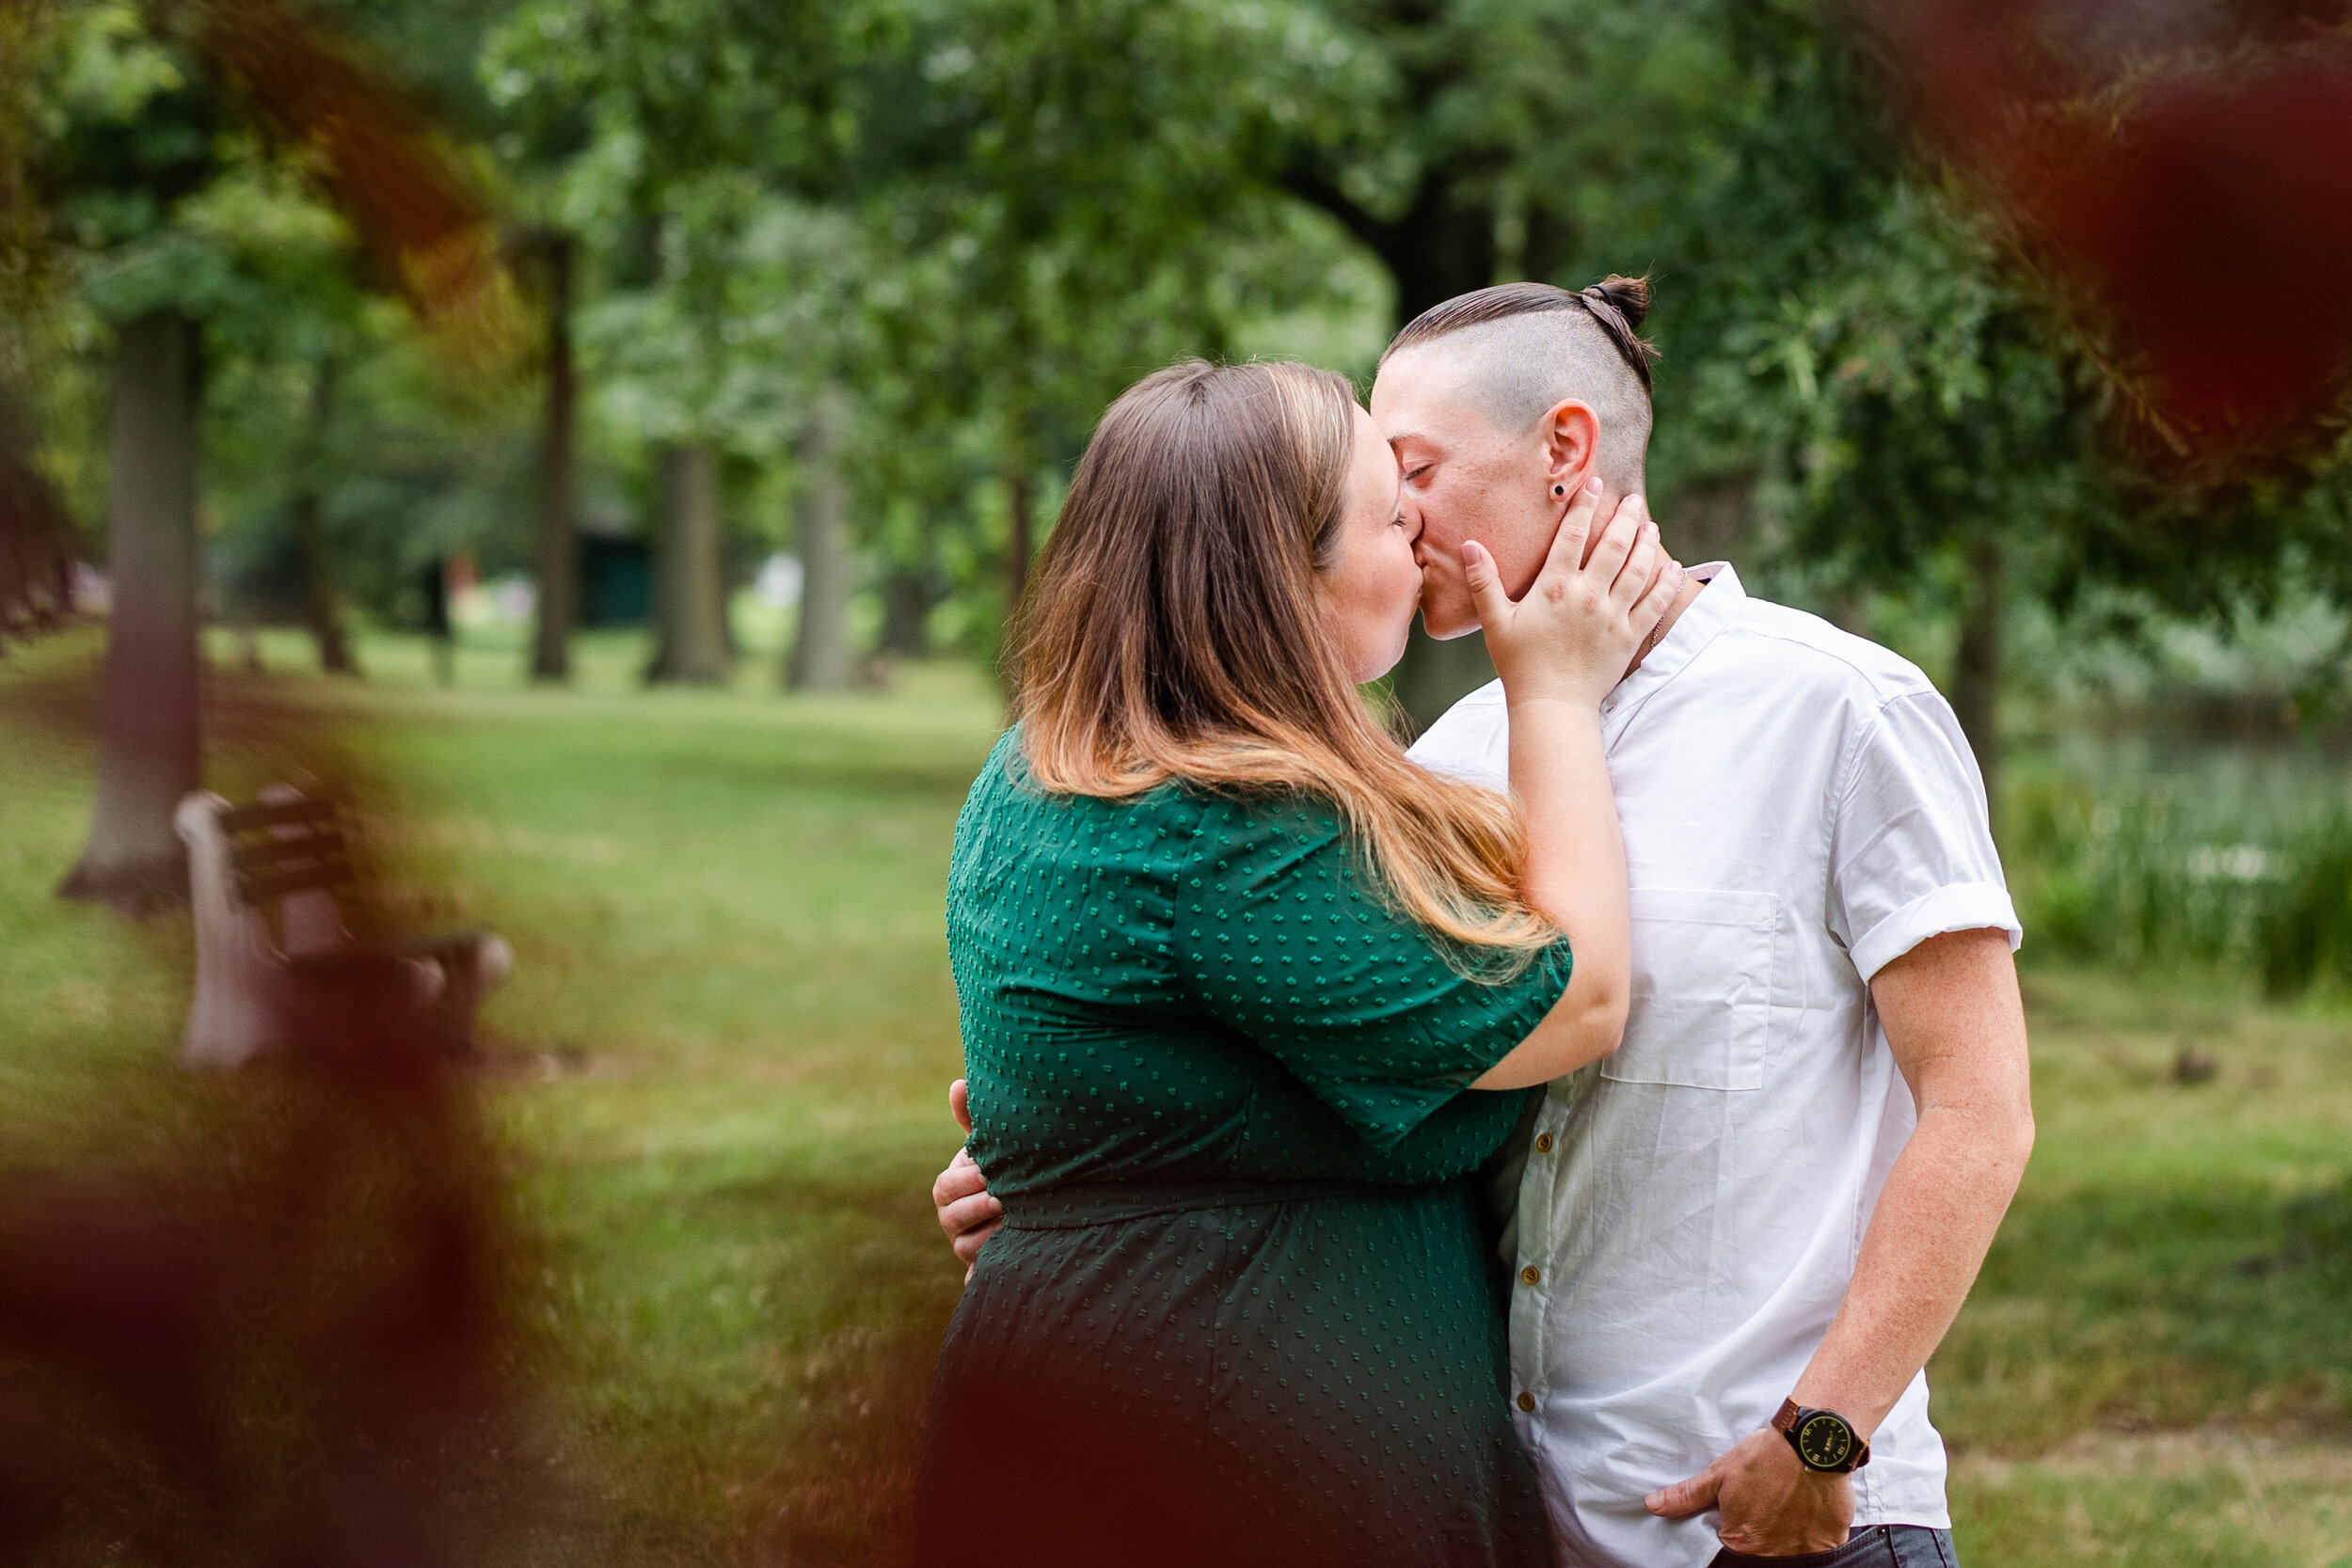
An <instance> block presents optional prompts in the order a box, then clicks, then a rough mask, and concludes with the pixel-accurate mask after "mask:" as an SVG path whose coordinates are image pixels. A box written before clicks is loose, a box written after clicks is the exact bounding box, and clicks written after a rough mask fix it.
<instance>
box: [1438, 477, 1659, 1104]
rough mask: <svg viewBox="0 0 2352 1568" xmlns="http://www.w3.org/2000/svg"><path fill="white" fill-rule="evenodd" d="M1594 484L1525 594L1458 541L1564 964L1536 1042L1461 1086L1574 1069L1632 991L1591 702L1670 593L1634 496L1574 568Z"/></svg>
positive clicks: (1531, 868) (1605, 769)
mask: <svg viewBox="0 0 2352 1568" xmlns="http://www.w3.org/2000/svg"><path fill="white" fill-rule="evenodd" d="M1599 507H1600V489H1599V482H1598V481H1597V480H1596V481H1594V482H1592V483H1590V484H1588V485H1587V486H1586V488H1585V489H1584V491H1583V492H1582V493H1581V494H1580V495H1579V496H1578V497H1577V499H1576V503H1575V504H1574V505H1573V506H1571V507H1570V508H1569V509H1568V514H1567V515H1566V517H1565V518H1564V519H1563V520H1562V521H1561V525H1560V531H1559V533H1558V534H1557V535H1556V536H1555V537H1554V538H1553V540H1552V546H1551V554H1550V556H1549V559H1548V560H1546V562H1544V568H1543V571H1542V572H1541V573H1540V574H1538V575H1537V577H1536V578H1535V581H1534V585H1533V586H1531V587H1530V588H1529V589H1528V591H1527V594H1526V595H1525V596H1524V597H1523V598H1521V599H1520V600H1519V601H1518V603H1516V604H1514V603H1513V602H1512V601H1511V599H1510V598H1509V597H1508V596H1507V595H1506V594H1504V593H1503V592H1502V581H1501V578H1500V577H1499V575H1498V574H1497V572H1496V570H1495V563H1494V560H1493V558H1492V557H1491V556H1489V555H1488V554H1487V553H1486V550H1485V549H1484V548H1483V547H1482V546H1478V545H1476V544H1474V543H1472V544H1465V545H1464V546H1463V549H1462V560H1463V566H1464V569H1465V572H1466V574H1467V575H1468V577H1469V578H1470V592H1471V594H1472V595H1473V596H1474V597H1475V599H1476V601H1477V604H1478V612H1479V621H1480V624H1481V625H1482V626H1484V627H1485V628H1486V646H1487V649H1488V651H1489V652H1490V653H1492V654H1493V656H1494V661H1495V668H1496V670H1497V671H1498V672H1499V673H1501V674H1502V692H1503V702H1504V705H1505V707H1506V709H1507V710H1508V712H1509V714H1510V724H1511V792H1512V794H1514V795H1515V796H1517V797H1518V801H1519V807H1520V810H1521V811H1522V813H1523V814H1524V815H1525V817H1526V821H1527V869H1526V875H1525V887H1526V893H1527V899H1528V902H1529V903H1531V904H1533V905H1534V906H1535V907H1536V908H1537V909H1539V910H1541V911H1544V912H1545V913H1546V914H1548V915H1549V916H1551V918H1552V919H1553V920H1554V921H1556V922H1557V923H1558V924H1559V926H1560V928H1561V929H1562V930H1563V931H1565V932H1566V933H1567V938H1568V946H1569V950H1570V952H1571V953H1573V954H1574V956H1575V967H1574V969H1573V970H1572V972H1571V974H1570V977H1569V981H1568V989H1567V990H1565V992H1563V993H1562V995H1561V998H1560V1000H1559V1002H1558V1003H1557V1004H1555V1005H1554V1006H1553V1007H1552V1009H1551V1011H1550V1012H1549V1013H1548V1014H1546V1015H1545V1017H1544V1021H1543V1022H1541V1023H1539V1024H1537V1025H1536V1026H1535V1029H1534V1033H1533V1034H1531V1035H1529V1036H1528V1037H1527V1038H1525V1039H1524V1040H1521V1041H1520V1042H1519V1044H1518V1046H1517V1047H1516V1048H1515V1049H1514V1050H1513V1051H1512V1052H1511V1053H1510V1054H1509V1055H1507V1056H1505V1057H1503V1058H1502V1061H1500V1062H1498V1063H1496V1064H1495V1065H1494V1067H1492V1068H1491V1069H1488V1070H1487V1071H1486V1073H1485V1074H1484V1075H1483V1076H1481V1077H1480V1078H1479V1079H1478V1080H1477V1081H1476V1082H1475V1083H1474V1084H1473V1085H1471V1086H1472V1087H1473V1088H1481V1089H1521V1088H1526V1087H1528V1086H1529V1085H1534V1084H1541V1083H1545V1082H1548V1081H1549V1080H1550V1079H1554V1078H1558V1077H1561V1076H1563V1075H1564V1074H1566V1073H1570V1072H1574V1071H1575V1070H1576V1069H1578V1068H1581V1067H1582V1066H1583V1065H1584V1064H1585V1063H1587V1062H1592V1061H1597V1060H1598V1059H1599V1058H1601V1057H1603V1056H1606V1055H1607V1054H1609V1053H1611V1052H1612V1051H1614V1050H1615V1049H1616V1048H1617V1042H1618V1040H1619V1039H1620V1038H1622V1037H1623V1036H1624V1034H1625V1015H1626V1005H1627V1001H1628V994H1629V990H1631V985H1632V961H1633V960H1632V937H1631V930H1630V927H1631V921H1630V918H1629V914H1628V912H1627V903H1626V873H1625V839H1624V837H1623V835H1622V833H1621V832H1619V830H1618V826H1617V802H1616V798H1615V796H1614V795H1613V794H1612V793H1611V790H1610V786H1609V758H1608V754H1607V752H1606V751H1605V750H1604V749H1603V746H1602V743H1601V734H1600V703H1601V699H1602V698H1603V697H1605V696H1607V695H1608V694H1609V691H1610V689H1611V688H1613V687H1614V686H1615V685H1616V684H1617V682H1618V681H1619V680H1620V679H1621V678H1623V676H1624V673H1625V671H1626V667H1627V666H1628V665H1629V664H1630V663H1631V662H1632V661H1633V657H1634V655H1635V654H1636V652H1638V651H1639V649H1640V647H1641V643H1642V639H1643V638H1645V637H1646V636H1647V635H1648V634H1649V631H1650V628H1651V627H1653V626H1656V625H1657V624H1658V621H1659V618H1660V616H1661V615H1662V614H1664V612H1665V609H1666V606H1667V605H1668V604H1669V603H1671V602H1672V601H1673V599H1674V596H1675V594H1677V592H1679V591H1680V589H1681V586H1682V568H1681V567H1680V566H1678V565H1677V564H1675V562H1673V561H1671V560H1670V559H1668V558H1667V557H1666V555H1665V553H1664V551H1662V550H1661V549H1660V547H1659V546H1658V529H1657V525H1656V524H1654V523H1653V522H1651V521H1650V519H1649V514H1648V509H1647V508H1646V507H1645V506H1644V504H1643V502H1642V498H1641V497H1639V496H1629V497H1627V498H1626V499H1624V501H1622V502H1621V503H1620V504H1619V505H1618V507H1617V510H1616V515H1614V516H1613V517H1612V518H1611V519H1610V522H1609V526H1608V527H1607V528H1606V529H1604V530H1603V531H1602V532H1601V536H1600V538H1599V540H1598V541H1597V542H1596V543H1595V545H1594V546H1593V551H1592V556H1591V558H1590V559H1589V560H1586V559H1584V541H1585V538H1586V535H1587V534H1588V533H1589V532H1590V531H1591V529H1592V525H1593V521H1594V518H1595V517H1596V515H1597V513H1598V511H1599Z"/></svg>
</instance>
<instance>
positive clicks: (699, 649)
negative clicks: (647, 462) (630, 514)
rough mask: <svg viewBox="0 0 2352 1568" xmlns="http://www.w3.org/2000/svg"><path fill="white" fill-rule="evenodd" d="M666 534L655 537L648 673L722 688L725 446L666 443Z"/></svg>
mask: <svg viewBox="0 0 2352 1568" xmlns="http://www.w3.org/2000/svg"><path fill="white" fill-rule="evenodd" d="M660 478H661V520H660V534H659V535H658V536H657V537H656V539H655V541H654V547H655V550H656V552H657V553H656V556H655V560H654V582H653V586H654V595H655V597H654V623H655V627H656V631H657V641H656V642H655V647H654V659H653V669H652V670H651V671H650V672H649V675H650V678H651V679H653V680H657V681H673V682H679V683H688V684H695V685H703V686H723V685H724V684H725V683H726V679H727V676H728V674H729V673H730V666H731V662H732V661H731V660H730V659H729V658H728V657H727V635H726V613H727V605H726V594H727V590H726V574H725V571H724V567H723V561H722V559H721V558H722V549H721V543H722V541H721V539H720V531H719V452H718V449H717V448H715V447H713V446H712V445H711V444H710V443H709V442H707V441H689V442H682V443H680V444H678V445H675V446H668V447H664V448H662V449H661V455H660Z"/></svg>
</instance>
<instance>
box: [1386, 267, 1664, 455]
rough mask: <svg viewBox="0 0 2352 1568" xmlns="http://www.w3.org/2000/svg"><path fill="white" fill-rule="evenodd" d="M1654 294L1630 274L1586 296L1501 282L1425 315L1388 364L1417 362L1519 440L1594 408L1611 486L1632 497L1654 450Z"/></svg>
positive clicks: (1401, 336) (1393, 348) (1399, 339)
mask: <svg viewBox="0 0 2352 1568" xmlns="http://www.w3.org/2000/svg"><path fill="white" fill-rule="evenodd" d="M1648 293H1649V292H1648V289H1647V288H1646V287H1645V285H1644V284H1643V283H1642V282H1641V281H1640V280H1639V279H1634V278H1623V277H1612V278H1610V279H1609V280H1608V281H1607V282H1606V283H1603V284H1599V285H1597V286H1596V287H1594V288H1592V289H1588V290H1586V291H1585V292H1584V293H1569V292H1568V291H1567V290H1565V289H1558V288H1554V287H1552V286H1551V285H1550V284H1549V283H1502V284H1498V285H1496V286H1495V287H1494V288H1491V289H1481V290H1479V291H1477V292H1476V293H1468V294H1463V295H1461V296H1459V297H1458V298H1455V299H1450V300H1447V301H1446V302H1445V303H1444V304H1442V305H1437V306H1432V307H1431V308H1430V309H1427V310H1424V311H1422V313H1421V314H1420V315H1419V316H1416V317H1415V318H1414V319H1413V320H1412V322H1411V323H1410V324H1409V325H1406V328H1405V330H1404V331H1402V332H1399V333H1398V334H1397V335H1396V340H1395V341H1393V342H1391V344H1390V345H1389V348H1388V352H1387V353H1385V354H1383V355H1382V356H1380V363H1381V365H1382V367H1383V368H1386V367H1387V366H1388V364H1389V363H1390V362H1391V360H1394V359H1397V358H1400V357H1403V356H1407V355H1409V356H1412V357H1413V359H1414V360H1415V361H1417V362H1418V363H1419V365H1420V366H1421V368H1422V373H1427V374H1433V375H1435V376H1437V377H1439V378H1441V382H1442V384H1444V385H1446V386H1447V387H1448V388H1449V389H1450V390H1451V391H1453V392H1454V394H1455V395H1457V396H1459V397H1460V398H1461V399H1462V400H1463V401H1464V402H1466V403H1468V404H1470V405H1471V406H1472V407H1474V408H1476V409H1478V410H1479V411H1480V412H1481V413H1483V414H1484V415H1486V419H1487V420H1489V421H1490V422H1491V423H1492V424H1493V425H1494V426H1495V428H1496V429H1498V430H1501V431H1504V432H1508V433H1510V434H1513V435H1517V434H1518V433H1519V432H1521V431H1524V430H1526V429H1527V428H1528V427H1530V426H1531V425H1533V424H1534V422H1535V421H1536V420H1540V419H1541V418H1543V417H1544V416H1545V415H1546V414H1548V413H1549V412H1550V411H1551V410H1552V409H1554V408H1556V407H1558V406H1559V405H1560V404H1563V403H1565V402H1567V401H1569V400H1570V399H1574V400H1575V401H1577V402H1579V403H1581V404H1586V405H1587V406H1589V407H1590V408H1591V409H1592V410H1593V414H1594V417H1595V418H1596V419H1597V420H1598V421H1599V423H1600V443H1599V450H1598V451H1597V453H1596V457H1597V464H1598V467H1599V470H1600V477H1601V479H1602V480H1603V482H1605V483H1607V484H1608V485H1609V487H1610V488H1611V489H1612V490H1614V491H1616V492H1617V493H1618V494H1620V495H1628V494H1632V493H1635V492H1638V491H1640V490H1641V489H1642V488H1643V468H1644V463H1645V458H1646V456H1647V454H1648V451H1649V432H1650V400H1649V359H1650V357H1651V356H1654V355H1655V354H1656V352H1657V351H1656V350H1655V349H1652V348H1651V347H1650V346H1649V344H1647V343H1646V342H1644V341H1642V339H1641V338H1640V337H1639V336H1638V335H1637V334H1638V331H1639V328H1640V326H1641V325H1642V318H1643V316H1644V315H1645V313H1646V311H1647V309H1648V305H1649V297H1648ZM1612 318H1614V319H1612Z"/></svg>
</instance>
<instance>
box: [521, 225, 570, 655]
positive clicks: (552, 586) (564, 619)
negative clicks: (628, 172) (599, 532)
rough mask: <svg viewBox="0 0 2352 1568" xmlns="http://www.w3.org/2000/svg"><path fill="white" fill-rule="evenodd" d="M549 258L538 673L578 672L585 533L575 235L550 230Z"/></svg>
mask: <svg viewBox="0 0 2352 1568" xmlns="http://www.w3.org/2000/svg"><path fill="white" fill-rule="evenodd" d="M544 255H545V258H546V261H547V308H548V325H547V330H548V343H547V353H548V365H547V377H548V380H547V404H546V415H545V423H544V424H543V426H542V428H541V431H540V436H539V497H538V517H537V520H536V527H535V531H534V546H535V547H534V549H533V552H532V564H533V566H534V567H535V569H536V572H537V576H538V584H537V587H538V618H537V625H536V626H534V628H533V630H532V642H531V678H532V679H533V680H541V681H563V680H569V679H571V675H572V625H573V622H574V620H575V619H576V618H577V617H578V614H579V610H580V536H579V532H578V530H577V529H575V528H574V526H573V521H572V424H573V415H574V407H575V404H576V403H577V401H578V388H577V387H576V385H575V383H574V376H575V372H574V370H573V366H572V239H571V236H570V235H568V234H553V235H549V236H548V238H547V240H546V241H545V244H544Z"/></svg>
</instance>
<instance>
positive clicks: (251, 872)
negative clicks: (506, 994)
mask: <svg viewBox="0 0 2352 1568" xmlns="http://www.w3.org/2000/svg"><path fill="white" fill-rule="evenodd" d="M176 821H177V824H178V827H179V832H180V836H181V838H182V839H183V840H184V841H185V842H186V844H187V847H188V881H189V896H190V902H191V904H192V905H193V908H194V912H195V917H196V1000H195V1005H194V1006H193V1007H192V1008H191V1009H190V1013H189V1018H188V1028H187V1033H186V1035H185V1036H184V1037H183V1039H182V1041H181V1048H180V1050H181V1059H182V1060H183V1061H184V1062H186V1063H187V1064H188V1065H190V1066H204V1067H221V1068H234V1067H239V1066H242V1065H243V1064H245V1063H246V1061H248V1060H250V1059H251V1058H252V1057H253V1056H255V1055H257V1054H258V1053H262V1052H263V1051H269V1050H274V1049H279V1048H283V1047H287V1046H292V1045H296V1044H303V1045H315V1044H320V1043H331V1042H319V1041H312V1040H310V1039H309V1038H307V1037H308V1036H310V1035H312V1034H316V1033H319V1032H321V1031H327V1032H333V1033H337V1034H348V1035H351V1036H352V1037H360V1036H362V1035H364V1036H365V1037H370V1038H383V1037H387V1035H388V1032H389V1035H390V1036H392V1037H399V1038H401V1039H402V1040H403V1041H404V1045H405V1048H406V1049H413V1050H414V1051H416V1052H418V1053H425V1054H435V1055H439V1056H442V1057H446V1058H451V1059H460V1058H464V1057H468V1056H470V1055H471V1054H472V1053H473V1052H474V1041H473V1027H474V1014H475V1012H476V1010H477V1009H478V1008H479V1007H480V1006H481V1005H482V998H483V997H484V995H485V994H486V993H487V992H488V990H490V988H492V987H493V986H495V985H497V984H498V983H499V982H500V981H501V980H502V979H504V978H505V977H506V974H507V973H508V971H509V970H511V969H512V968H513V967H514V961H515V958H514V951H513V949H512V948H510V947H509V946H508V945H507V943H506V942H505V940H504V939H503V938H501V936H499V935H498V933H496V932H495V931H484V930H474V931H459V932H452V933H447V934H441V935H434V936H426V937H421V938H414V939H405V940H396V941H392V942H383V941H377V940H373V939H371V940H366V941H362V940H360V939H359V938H357V937H355V936H354V935H353V934H352V931H351V928H350V927H349V926H348V925H347V924H346V923H345V919H344V910H343V908H342V904H341V903H340V902H339V901H338V895H339V894H341V895H345V896H348V895H350V894H351V893H352V891H353V890H354V889H355V888H356V887H357V885H358V875H357V872H356V870H355V864H354V861H353V858H352V851H351V845H350V842H349V840H348V838H347V837H346V835H345V832H344V829H343V824H342V812H341V810H340V808H339V807H338V806H337V804H336V802H335V800H333V799H331V798H330V797H328V796H326V795H324V794H316V793H312V794H305V793H304V792H303V791H301V790H299V789H296V788H294V786H293V785H291V784H271V785H268V786H267V787H265V788H263V789H262V791H261V793H260V798H259V799H258V800H255V801H254V802H253V803H252V804H250V805H242V806H240V805H232V804H230V802H229V801H228V800H224V799H222V798H221V797H220V796H218V795H215V794H213V793H211V792H210V791H205V790H199V791H197V792H196V793H194V794H191V795H189V796H188V797H186V798H185V799H184V800H182V801H181V802H180V809H179V813H178V816H177V818H176ZM273 912H274V913H275V915H276V917H277V918H276V929H275V930H274V931H273V929H272V922H271V919H270V916H271V915H272V913H273ZM362 970H365V971H368V972H370V974H369V976H368V979H369V983H366V984H358V983H357V982H358V980H359V979H360V977H361V971H362ZM377 971H380V972H381V973H374V972H377ZM360 995H365V996H367V997H369V998H370V999H371V1000H370V1001H369V1002H368V1003H366V1004H365V1005H366V1006H370V1007H374V1006H385V1005H387V1003H386V1000H385V999H386V998H387V997H390V998H396V999H397V1000H395V1001H392V1002H391V1003H390V1004H389V1005H390V1006H394V1007H395V1008H396V1009H397V1011H398V1013H399V1015H400V1016H399V1017H398V1018H397V1019H393V1020H388V1019H384V1018H370V1019H366V1020H358V1019H351V1020H344V1019H342V1013H343V1012H345V1011H348V1010H349V1009H350V1008H351V1007H352V1006H357V1005H358V1004H357V1003H356V1002H354V1001H353V1000H352V998H355V997H358V996H360ZM388 1025H389V1031H388Z"/></svg>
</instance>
